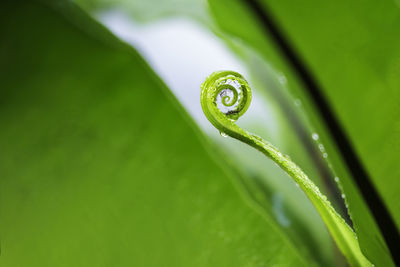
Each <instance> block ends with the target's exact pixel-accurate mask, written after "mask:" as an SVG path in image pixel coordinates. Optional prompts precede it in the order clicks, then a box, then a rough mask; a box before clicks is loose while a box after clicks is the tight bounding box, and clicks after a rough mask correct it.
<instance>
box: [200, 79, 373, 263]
mask: <svg viewBox="0 0 400 267" xmlns="http://www.w3.org/2000/svg"><path fill="white" fill-rule="evenodd" d="M234 90H236V92H234ZM224 91H227V92H229V91H230V92H231V93H232V95H233V101H236V102H237V103H236V104H233V103H232V102H233V101H230V100H231V99H227V98H226V97H227V96H226V92H225V94H224V96H222V95H221V92H224ZM222 97H224V99H223V100H222ZM200 98H201V106H202V108H203V112H204V114H205V115H206V117H207V119H208V120H209V121H210V122H211V123H212V124H213V125H214V126H215V127H216V128H217V129H218V130H219V131H220V132H222V133H224V134H226V135H229V136H231V137H233V138H235V139H238V140H240V141H242V142H244V143H246V144H248V145H250V146H252V147H254V148H255V149H257V150H259V151H260V152H262V153H263V154H264V155H266V156H267V157H269V158H270V159H272V160H273V161H274V162H275V163H276V164H278V166H280V167H281V168H282V169H283V170H284V171H285V172H286V173H287V174H288V175H289V176H290V177H291V178H292V179H293V180H294V181H295V182H296V183H297V184H298V185H299V187H300V188H301V189H302V190H303V191H304V193H305V194H306V195H307V197H308V198H309V199H310V200H311V202H312V203H313V205H314V206H315V208H316V209H317V211H318V213H319V214H320V216H321V218H322V220H323V221H324V223H325V225H326V227H327V228H328V230H329V232H330V234H331V235H332V237H333V239H334V240H335V242H336V244H337V246H338V247H339V249H340V250H341V252H342V253H343V255H344V256H345V257H346V258H347V260H348V262H349V264H351V265H352V266H373V264H371V263H370V262H369V261H368V259H367V258H366V257H365V256H364V255H363V254H362V252H361V250H360V246H359V243H358V240H357V236H356V234H355V233H354V231H353V230H352V229H351V227H350V226H349V225H348V224H347V223H346V222H345V221H344V219H343V218H342V217H341V216H340V215H339V214H338V213H337V212H336V211H335V209H334V208H333V207H332V205H331V203H330V202H329V201H328V200H327V198H326V196H324V195H323V194H322V193H321V192H320V190H319V188H318V187H317V186H316V185H315V184H314V183H313V182H312V181H311V180H310V179H309V178H308V177H307V175H306V174H305V173H304V172H303V171H302V170H301V169H300V167H298V166H297V165H296V164H295V163H294V162H293V161H291V160H290V158H289V157H288V156H286V155H283V154H282V153H281V152H280V151H279V150H278V149H277V148H276V147H274V146H273V145H272V144H270V143H269V142H267V141H265V140H263V139H262V138H261V137H259V136H257V135H254V134H251V133H249V132H247V131H246V130H244V129H242V128H240V127H239V126H238V125H236V124H235V123H234V122H235V121H236V120H237V119H238V118H239V117H240V116H241V115H243V114H244V113H245V112H246V110H247V108H248V107H249V105H250V102H251V89H250V86H249V85H248V83H247V81H246V80H245V79H244V78H243V76H242V75H240V74H239V73H237V72H233V71H218V72H214V73H213V74H211V75H210V76H209V77H208V78H207V79H206V80H205V82H204V83H203V84H202V85H201V96H200ZM218 99H220V103H219V102H218V101H217V100H218ZM227 102H229V106H228V105H226V103H227ZM218 105H223V106H225V107H230V109H228V110H227V111H224V112H222V111H221V110H220V109H219V108H218Z"/></svg>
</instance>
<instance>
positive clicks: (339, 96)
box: [210, 0, 400, 266]
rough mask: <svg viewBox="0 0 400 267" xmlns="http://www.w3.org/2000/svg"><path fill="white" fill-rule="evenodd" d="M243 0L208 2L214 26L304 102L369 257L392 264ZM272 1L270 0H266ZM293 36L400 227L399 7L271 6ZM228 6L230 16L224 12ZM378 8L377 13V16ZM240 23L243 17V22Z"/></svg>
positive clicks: (334, 155)
mask: <svg viewBox="0 0 400 267" xmlns="http://www.w3.org/2000/svg"><path fill="white" fill-rule="evenodd" d="M244 2H245V1H225V0H218V1H210V6H211V9H212V11H213V14H214V16H215V18H216V21H217V22H218V23H219V25H220V26H221V28H223V29H224V30H225V31H226V32H227V33H229V34H232V35H235V36H238V37H240V38H241V39H242V40H244V42H246V43H247V44H248V45H250V46H252V47H253V48H254V49H255V50H256V51H257V52H258V53H259V54H260V56H262V57H263V58H264V59H265V60H267V61H268V62H271V63H272V64H273V65H274V67H275V68H277V69H278V70H279V71H281V72H282V73H283V74H284V75H285V76H286V78H287V81H288V88H289V89H290V90H291V92H292V93H293V94H294V95H295V96H296V97H299V98H301V99H302V102H303V106H304V107H305V110H306V112H307V115H308V118H310V119H311V122H312V124H313V126H314V129H316V130H317V132H318V134H319V136H320V140H322V142H323V144H324V145H325V149H326V151H327V152H328V155H329V161H330V162H331V164H332V166H333V168H334V169H335V171H336V172H337V174H338V176H339V177H340V183H341V185H342V187H343V192H344V194H345V196H346V202H347V204H348V206H349V211H350V214H351V217H352V221H353V224H354V228H355V231H356V233H357V235H358V237H359V241H360V246H361V249H362V251H363V252H364V254H365V255H366V256H367V257H368V258H369V259H370V260H371V261H372V262H373V263H375V264H376V266H393V262H392V260H391V257H390V254H389V252H388V249H387V247H386V244H385V243H384V241H383V238H382V236H381V234H380V232H379V230H378V228H377V226H376V223H375V222H374V220H373V218H372V216H371V214H370V211H369V210H368V208H367V206H366V205H365V203H364V202H363V199H362V197H361V195H360V193H359V192H358V190H357V188H356V187H355V185H354V184H353V182H352V180H351V178H350V177H349V174H348V173H347V170H346V169H345V167H344V166H343V163H342V162H341V158H340V156H339V155H338V154H337V151H336V148H335V147H334V146H333V144H332V141H331V140H330V136H329V134H328V133H327V132H326V129H324V127H323V126H322V125H323V124H322V123H321V121H320V117H319V116H318V113H317V112H316V110H315V109H314V108H313V106H312V104H311V102H310V100H309V99H308V98H307V96H306V95H305V93H304V89H303V88H302V85H301V84H300V83H299V82H298V81H297V79H296V76H294V75H293V73H292V70H291V69H290V68H289V67H288V65H287V63H286V62H285V61H284V60H283V59H282V57H281V55H280V54H279V53H278V52H277V50H276V49H275V47H274V43H273V41H272V40H271V39H269V36H268V35H267V34H266V32H265V31H264V30H263V29H262V28H261V26H260V23H259V21H258V20H257V19H256V18H255V17H254V14H253V13H252V11H251V9H250V8H249V6H247V5H245V3H244ZM264 2H265V3H267V1H264ZM268 5H269V6H271V7H272V11H273V12H274V15H275V16H277V18H278V21H279V22H280V23H282V25H283V26H284V29H285V30H287V33H288V36H290V37H291V40H293V41H294V43H295V44H296V45H297V48H298V50H299V52H300V54H301V55H302V56H304V58H305V59H306V60H307V63H309V64H310V66H311V68H312V72H313V73H314V74H315V75H316V77H317V79H318V80H319V81H320V82H321V83H322V88H324V89H325V92H324V94H325V95H326V96H327V98H328V100H329V101H330V103H331V104H332V105H333V107H334V111H335V114H337V115H338V117H339V119H340V121H341V122H342V123H343V125H344V127H345V130H346V132H347V133H348V134H349V136H350V139H351V141H352V142H353V144H354V145H355V147H356V151H357V152H358V154H359V156H360V157H361V159H362V162H363V163H364V164H365V166H366V167H367V170H368V172H369V173H370V175H371V177H372V179H373V181H374V184H375V185H376V186H377V188H378V191H379V193H380V195H381V196H382V197H383V198H384V200H385V203H386V205H387V206H388V207H389V209H390V211H391V212H392V214H393V216H394V219H395V220H396V222H397V224H398V225H399V222H400V212H399V211H400V209H399V207H398V203H400V201H399V195H398V194H397V192H398V191H399V188H400V183H399V182H398V181H397V180H398V179H397V177H398V176H399V173H398V168H396V165H397V162H396V161H397V158H398V157H399V153H400V152H399V151H400V149H399V147H400V144H399V142H398V141H397V140H398V136H397V135H398V134H397V133H398V130H397V128H399V127H398V123H397V120H398V119H397V118H398V114H399V111H400V110H399V105H398V102H399V97H400V95H399V94H398V93H397V92H398V90H397V89H398V87H399V83H400V79H399V75H396V74H397V73H398V70H399V68H398V66H399V62H400V60H399V55H400V54H399V51H398V49H397V47H398V46H399V42H400V38H399V35H398V34H396V32H397V31H398V30H397V29H398V28H399V26H400V20H399V8H398V7H396V6H395V3H394V2H385V3H379V4H376V3H374V4H368V3H365V2H361V1H352V2H351V3H350V2H348V1H339V2H337V1H336V2H332V3H330V4H327V3H325V2H324V3H322V2H318V1H311V2H307V3H304V2H295V3H294V2H293V1H268ZM227 6H229V12H224V10H225V9H226V7H227ZM377 10H379V12H376V11H377ZM238 18H240V19H238Z"/></svg>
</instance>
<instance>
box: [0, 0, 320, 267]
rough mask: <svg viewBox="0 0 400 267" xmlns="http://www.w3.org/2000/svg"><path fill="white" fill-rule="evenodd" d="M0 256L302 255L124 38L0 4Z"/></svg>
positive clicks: (128, 261)
mask: <svg viewBox="0 0 400 267" xmlns="http://www.w3.org/2000/svg"><path fill="white" fill-rule="evenodd" d="M0 35H1V41H0V53H1V54H0V58H1V59H2V60H1V61H0V81H1V87H0V101H1V105H0V112H1V117H0V124H1V130H0V151H1V160H0V177H1V179H0V217H1V220H0V231H1V257H0V264H1V266H7V267H8V266H174V267H175V266H273V265H279V266H301V265H306V266H310V265H313V264H314V263H313V262H312V260H311V259H307V258H305V257H304V256H302V255H300V254H299V252H298V251H297V248H296V247H294V246H293V244H292V243H291V242H290V241H289V239H288V237H287V236H286V234H285V233H284V232H283V231H282V230H281V229H280V228H279V227H278V226H277V225H276V223H275V222H274V221H273V220H271V219H270V218H269V217H267V216H266V215H265V214H263V213H262V211H261V210H259V209H258V208H257V207H256V206H254V205H252V204H251V202H248V201H246V198H245V195H244V194H243V193H240V192H242V191H243V190H242V187H241V186H240V185H239V184H237V183H236V185H237V186H234V184H235V183H233V182H234V181H238V177H237V175H236V174H234V173H233V171H232V170H231V169H233V168H232V167H229V165H228V167H224V165H225V164H226V162H220V160H218V161H217V160H216V158H214V157H213V156H212V154H211V153H217V152H216V151H214V150H213V149H212V146H211V145H210V144H209V143H207V142H206V141H205V139H204V137H203V136H202V135H201V134H199V129H198V128H197V127H196V126H195V125H194V123H193V122H192V121H191V120H190V119H189V117H188V116H187V114H186V113H185V112H184V111H183V109H182V108H181V107H180V105H179V104H177V101H176V100H175V99H174V98H173V97H172V96H171V93H170V92H169V91H168V90H167V88H166V87H165V85H164V84H163V83H162V82H161V81H160V80H159V79H158V77H157V76H156V75H155V74H154V73H153V71H152V70H151V69H150V68H149V67H148V66H147V65H146V63H145V62H144V61H143V60H142V58H141V57H140V56H139V55H138V54H137V53H136V51H134V50H133V49H132V48H130V47H129V46H127V45H126V44H124V43H122V42H120V41H119V40H117V39H116V38H115V37H114V36H112V35H111V34H110V33H109V32H108V31H107V30H105V29H104V28H103V27H101V26H100V25H98V24H97V23H96V22H94V21H93V20H92V19H91V18H89V17H88V16H87V15H86V14H85V13H83V12H82V11H81V10H80V9H78V8H76V7H75V6H74V5H71V4H70V3H69V2H67V1H53V2H50V1H49V2H44V1H38V2H34V1H33V2H26V1H3V2H2V3H1V8H0Z"/></svg>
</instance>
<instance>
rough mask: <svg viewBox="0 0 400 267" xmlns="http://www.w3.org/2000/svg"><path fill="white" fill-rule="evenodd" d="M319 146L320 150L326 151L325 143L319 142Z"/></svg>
mask: <svg viewBox="0 0 400 267" xmlns="http://www.w3.org/2000/svg"><path fill="white" fill-rule="evenodd" d="M318 147H319V150H321V152H324V151H325V147H324V145H323V144H319V145H318Z"/></svg>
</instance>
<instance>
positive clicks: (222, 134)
mask: <svg viewBox="0 0 400 267" xmlns="http://www.w3.org/2000/svg"><path fill="white" fill-rule="evenodd" d="M219 134H220V135H221V136H222V137H228V135H227V134H226V133H224V132H219Z"/></svg>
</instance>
